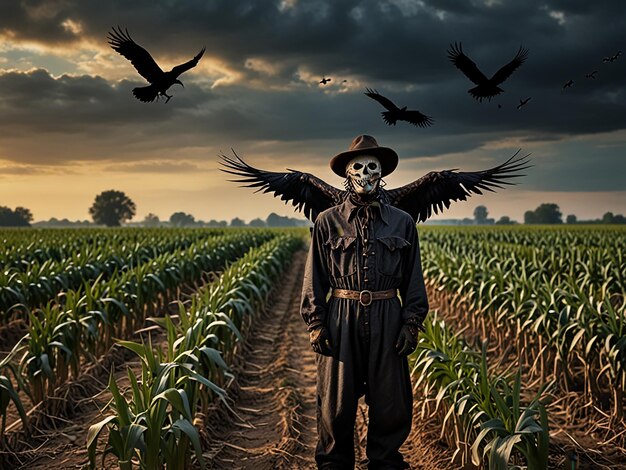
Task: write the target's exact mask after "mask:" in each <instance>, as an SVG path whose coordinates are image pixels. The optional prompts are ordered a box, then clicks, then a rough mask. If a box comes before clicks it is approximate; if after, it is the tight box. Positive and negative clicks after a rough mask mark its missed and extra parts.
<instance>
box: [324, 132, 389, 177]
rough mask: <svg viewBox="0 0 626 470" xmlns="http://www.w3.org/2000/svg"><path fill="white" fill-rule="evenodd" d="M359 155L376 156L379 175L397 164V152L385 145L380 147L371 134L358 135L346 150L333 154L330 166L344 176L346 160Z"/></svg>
mask: <svg viewBox="0 0 626 470" xmlns="http://www.w3.org/2000/svg"><path fill="white" fill-rule="evenodd" d="M359 155H372V156H373V157H376V158H378V160H379V161H380V165H381V167H382V175H381V177H385V176H387V175H388V174H390V173H391V172H392V171H393V170H395V169H396V166H398V154H397V153H396V152H395V151H394V150H392V149H390V148H387V147H380V146H379V145H378V142H376V139H374V137H372V136H371V135H360V136H358V137H356V138H355V139H354V140H353V141H352V143H351V144H350V148H349V149H348V151H346V152H341V153H340V154H338V155H335V156H334V157H333V159H332V160H331V161H330V168H331V169H332V170H333V171H334V172H335V173H336V174H338V175H339V176H341V177H343V178H345V177H346V166H347V165H348V162H350V160H352V159H353V158H354V157H358V156H359Z"/></svg>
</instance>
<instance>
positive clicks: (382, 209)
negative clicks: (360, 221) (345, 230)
mask: <svg viewBox="0 0 626 470" xmlns="http://www.w3.org/2000/svg"><path fill="white" fill-rule="evenodd" d="M371 206H372V207H375V208H376V209H377V210H378V214H379V215H380V218H381V220H382V221H383V222H384V223H385V225H389V217H390V214H389V205H388V204H385V203H384V202H382V201H380V200H377V201H375V202H373V203H371ZM361 207H362V206H359V205H356V204H354V203H353V202H352V201H351V200H350V198H349V197H347V198H346V200H345V201H343V202H342V203H341V204H340V205H339V211H340V212H341V214H342V215H343V216H344V217H345V219H346V220H347V221H348V222H352V219H353V218H354V217H355V215H356V214H357V211H358V210H359V208H361Z"/></svg>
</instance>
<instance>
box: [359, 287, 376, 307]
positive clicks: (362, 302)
mask: <svg viewBox="0 0 626 470" xmlns="http://www.w3.org/2000/svg"><path fill="white" fill-rule="evenodd" d="M363 294H365V295H367V303H366V302H364V301H363ZM372 300H374V299H372V291H369V290H367V289H365V290H362V291H361V292H359V303H360V304H361V305H363V307H368V306H370V305H372Z"/></svg>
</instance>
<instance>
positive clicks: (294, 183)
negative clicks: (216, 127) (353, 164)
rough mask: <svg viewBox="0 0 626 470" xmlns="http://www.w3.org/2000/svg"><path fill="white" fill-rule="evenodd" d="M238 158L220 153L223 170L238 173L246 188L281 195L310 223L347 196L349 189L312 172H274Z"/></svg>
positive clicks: (238, 179) (283, 199) (275, 195)
mask: <svg viewBox="0 0 626 470" xmlns="http://www.w3.org/2000/svg"><path fill="white" fill-rule="evenodd" d="M233 153H234V155H235V158H231V157H227V156H226V155H220V157H221V158H222V161H221V162H220V163H221V164H222V165H223V166H225V167H226V169H223V168H221V170H222V171H224V172H226V173H230V174H232V175H235V176H238V178H237V179H236V180H231V181H236V182H240V183H247V184H244V186H246V187H250V188H259V189H258V190H257V192H258V191H261V190H262V191H263V192H264V193H268V192H272V193H274V197H278V196H280V199H281V200H282V201H285V203H287V202H289V201H291V204H292V205H293V206H294V207H296V209H297V210H298V211H302V210H304V215H305V216H306V218H307V219H309V220H310V221H311V222H315V219H316V218H317V216H318V215H319V213H320V212H323V211H325V210H326V209H328V208H330V207H332V206H335V205H337V204H340V203H341V202H342V201H343V199H344V198H345V196H346V191H343V190H341V189H338V188H335V187H334V186H331V185H329V184H327V183H325V182H324V181H322V180H321V179H319V178H317V177H316V176H313V175H311V174H310V173H303V172H301V171H296V170H289V172H285V173H282V172H271V171H265V170H260V169H258V168H254V167H252V166H250V165H248V164H247V163H246V162H244V161H243V160H242V159H241V158H239V156H238V155H237V154H236V153H235V151H234V150H233Z"/></svg>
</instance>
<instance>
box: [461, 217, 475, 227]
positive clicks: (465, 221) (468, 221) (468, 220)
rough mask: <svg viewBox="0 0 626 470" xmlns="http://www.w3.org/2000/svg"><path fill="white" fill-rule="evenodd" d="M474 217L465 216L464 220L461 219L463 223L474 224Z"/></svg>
mask: <svg viewBox="0 0 626 470" xmlns="http://www.w3.org/2000/svg"><path fill="white" fill-rule="evenodd" d="M474 222H475V221H474V219H470V218H469V217H464V218H463V220H461V225H472V224H473V223H474Z"/></svg>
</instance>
